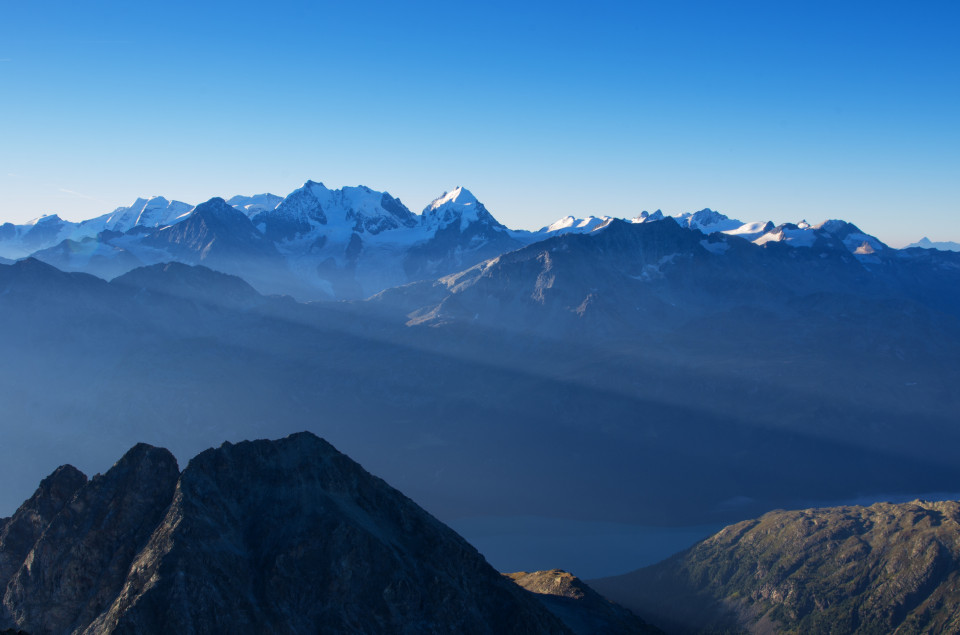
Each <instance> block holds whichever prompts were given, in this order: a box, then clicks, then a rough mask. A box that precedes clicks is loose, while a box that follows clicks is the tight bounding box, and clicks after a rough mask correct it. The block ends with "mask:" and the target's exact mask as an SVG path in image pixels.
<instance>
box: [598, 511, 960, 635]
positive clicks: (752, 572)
mask: <svg viewBox="0 0 960 635" xmlns="http://www.w3.org/2000/svg"><path fill="white" fill-rule="evenodd" d="M591 584H592V585H593V586H595V588H597V589H598V590H600V591H601V592H602V593H604V594H605V595H606V596H607V597H610V598H612V599H614V600H616V601H618V602H620V603H622V604H624V605H625V606H627V607H630V608H632V609H633V610H634V611H643V612H644V614H645V615H649V616H651V619H655V620H657V623H658V624H662V625H663V626H664V627H665V628H668V629H669V631H670V632H676V633H703V632H750V633H771V632H781V633H836V634H846V633H858V634H860V633H899V634H908V633H955V632H958V630H960V503H958V502H953V501H945V502H929V501H920V500H917V501H913V502H911V503H903V504H896V505H894V504H890V503H877V504H875V505H872V506H870V507H859V506H855V507H835V508H822V509H805V510H799V511H775V512H770V513H768V514H765V515H764V516H762V517H760V518H758V519H754V520H748V521H744V522H741V523H737V524H735V525H731V526H729V527H727V528H725V529H724V530H722V531H721V532H719V533H717V534H716V535H714V536H712V537H710V538H708V539H706V540H704V541H703V542H701V543H699V544H697V545H694V546H693V547H691V548H690V549H689V550H687V551H684V552H682V553H680V554H677V555H676V556H674V557H672V558H670V559H668V560H666V561H664V562H662V563H660V564H657V565H653V566H651V567H647V568H645V569H641V570H639V571H635V572H633V573H628V574H626V575H623V576H618V577H615V578H605V579H602V580H594V581H592V582H591ZM654 616H656V617H654Z"/></svg>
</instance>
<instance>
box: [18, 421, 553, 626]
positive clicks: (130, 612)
mask: <svg viewBox="0 0 960 635" xmlns="http://www.w3.org/2000/svg"><path fill="white" fill-rule="evenodd" d="M71 483H73V484H74V485H71ZM71 486H72V487H73V489H74V490H76V491H75V494H74V495H73V496H72V497H69V500H68V501H67V502H66V503H64V502H63V501H64V500H66V499H67V498H68V495H69V493H70V492H69V491H68V490H69V489H70V487H71ZM35 499H36V500H35ZM28 508H29V510H33V511H30V512H29V513H32V514H34V516H33V517H35V518H36V522H35V523H34V525H40V526H42V525H43V524H44V522H45V523H46V526H45V527H42V529H40V530H39V531H38V530H37V529H36V528H34V529H31V530H30V531H22V530H21V531H20V532H19V534H18V535H20V536H21V537H20V538H18V539H16V540H8V541H7V542H4V543H3V545H4V549H3V551H2V556H3V558H4V560H2V561H3V562H7V563H12V562H14V561H16V560H17V559H19V560H20V564H19V566H18V567H17V569H16V571H15V573H13V574H12V576H11V577H10V579H9V581H8V582H7V584H6V589H5V594H4V598H3V610H4V614H3V619H4V623H2V624H0V627H14V628H22V629H24V630H26V631H28V632H30V633H34V634H37V633H81V632H85V633H171V632H177V633H225V632H229V633H316V632H318V631H321V632H324V633H411V634H412V633H438V634H439V633H476V634H478V635H479V634H486V633H489V634H491V635H492V634H501V633H517V634H520V633H557V634H561V633H569V632H570V631H569V630H568V629H567V628H566V627H565V626H564V625H563V623H562V622H561V621H560V620H558V619H557V618H555V617H554V616H553V615H552V614H551V613H550V612H549V611H547V610H545V609H544V608H543V607H542V606H541V605H540V604H539V603H538V602H537V601H536V599H535V598H534V597H533V596H531V595H530V594H528V593H527V592H525V591H524V590H523V589H521V588H520V587H518V586H516V585H515V584H513V583H512V582H510V581H509V580H507V579H505V578H504V577H502V576H501V575H500V574H499V573H497V572H496V571H495V570H494V569H493V568H492V567H490V566H489V565H488V564H487V563H486V561H485V560H484V559H483V557H482V556H481V555H480V554H479V553H477V551H476V550H475V549H474V548H473V547H471V546H470V545H469V544H467V543H466V542H465V541H464V540H463V539H462V538H460V537H459V536H458V535H457V534H456V533H455V532H453V531H452V530H450V529H449V528H447V527H446V526H445V525H443V524H442V523H440V522H439V521H438V520H436V519H435V518H433V517H432V516H430V515H429V514H428V513H426V512H425V511H424V510H422V509H421V508H420V507H418V506H417V505H416V504H414V503H413V502H412V501H411V500H409V499H408V498H406V497H405V496H403V495H402V494H401V493H400V492H398V491H396V490H395V489H393V488H391V487H390V486H389V485H387V484H386V483H384V482H383V481H382V480H380V479H378V478H376V477H374V476H371V475H370V474H369V473H367V472H366V471H365V470H363V468H361V467H360V466H359V465H358V464H356V463H355V462H353V461H352V460H350V459H349V458H348V457H346V456H345V455H343V454H341V453H339V452H338V451H337V450H335V449H334V448H333V447H332V446H331V445H330V444H328V443H327V442H325V441H323V440H321V439H319V438H317V437H315V436H313V435H312V434H309V433H301V434H296V435H292V436H290V437H287V438H285V439H282V440H280V441H253V442H243V443H239V444H236V445H231V444H224V445H223V446H221V447H220V448H217V449H212V450H208V451H206V452H203V453H201V454H200V455H199V456H197V457H196V458H194V459H193V460H192V461H190V463H189V465H188V466H187V468H186V469H185V470H184V471H183V473H182V474H181V473H179V472H178V470H177V466H176V461H175V460H174V458H173V456H172V455H171V454H170V453H169V452H167V451H166V450H161V449H157V448H153V447H150V446H147V445H144V444H140V445H138V446H136V447H135V448H133V449H132V450H130V452H128V453H127V454H126V455H125V456H124V457H123V459H121V460H120V461H119V462H118V463H117V464H116V465H115V466H114V467H113V468H112V469H110V470H109V471H108V472H107V473H106V474H105V475H103V476H96V477H94V478H93V479H92V480H91V481H90V482H89V483H86V484H83V476H82V475H80V474H79V473H78V472H76V470H72V468H61V469H60V470H58V471H57V473H55V474H54V475H52V476H51V477H50V478H49V479H47V480H46V481H44V484H43V485H42V486H41V489H40V490H39V491H38V493H37V495H36V496H35V497H34V498H33V499H31V501H28V504H25V505H24V507H22V508H21V510H20V511H18V513H17V516H14V517H13V518H11V519H8V520H4V521H3V524H2V525H0V530H2V534H0V535H2V536H8V535H9V531H8V529H9V528H10V527H11V526H13V525H17V526H18V527H19V526H22V525H23V524H24V522H25V521H24V520H23V519H24V518H26V517H27V516H28ZM57 508H59V509H57ZM41 509H42V510H43V511H42V512H38V511H35V510H41ZM51 510H52V511H51ZM51 515H52V518H50V516H51ZM31 539H33V540H34V542H33V544H31V545H28V544H27V543H29V542H30V540H31ZM10 566H12V565H8V568H10Z"/></svg>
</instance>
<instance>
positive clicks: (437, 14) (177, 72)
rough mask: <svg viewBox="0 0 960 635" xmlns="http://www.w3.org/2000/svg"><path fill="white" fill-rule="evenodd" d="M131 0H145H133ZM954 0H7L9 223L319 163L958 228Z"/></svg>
mask: <svg viewBox="0 0 960 635" xmlns="http://www.w3.org/2000/svg"><path fill="white" fill-rule="evenodd" d="M138 5H139V6H138ZM958 26H960V3H957V2H923V3H913V4H909V5H908V4H907V3H889V4H887V3H883V2H845V3H837V2H829V3H828V2H790V1H784V2H655V3H653V2H650V3H648V2H604V1H599V2H591V3H563V2H551V3H546V2H527V3H516V4H515V3H507V2H499V1H493V2H485V3H466V2H408V3H386V2H353V3H350V4H349V6H348V3H343V2H336V3H334V2H329V3H328V2H311V3H304V2H284V1H282V0H281V1H279V2H274V3H271V4H270V5H269V6H268V5H267V4H266V3H244V2H234V3H229V4H227V3H203V5H202V6H195V5H193V4H192V3H184V2H165V3H128V2H127V3H119V2H117V3H112V2H86V3H76V2H72V3H66V2H45V1H43V0H38V1H35V2H31V3H23V2H11V1H8V0H0V220H2V221H6V220H10V221H13V222H23V221H25V220H27V219H29V218H32V217H36V216H38V215H40V214H43V213H58V214H60V215H61V216H62V217H64V218H69V219H74V220H77V219H81V218H87V217H91V216H94V215H97V214H100V213H104V212H107V211H110V210H112V209H113V208H115V207H117V206H119V205H128V204H130V203H131V202H132V201H133V200H134V199H135V198H136V197H137V196H152V195H163V196H166V197H167V198H176V199H179V200H183V201H187V202H191V203H198V202H201V201H203V200H206V199H208V198H210V197H212V196H225V197H228V196H231V195H234V194H254V193H260V192H264V191H270V192H273V193H276V194H280V195H285V194H287V193H289V192H290V191H291V190H293V189H295V188H296V187H298V186H299V185H301V184H302V183H303V182H304V181H305V180H307V179H314V180H320V181H323V182H324V183H325V184H327V185H328V186H330V187H340V186H343V185H358V184H364V185H368V186H370V187H372V188H375V189H380V190H387V191H389V192H390V193H391V194H393V195H394V196H398V197H400V198H401V199H402V200H403V201H404V202H405V203H406V204H407V205H408V206H409V207H410V208H411V209H413V210H414V211H420V209H422V207H423V206H424V205H426V204H427V203H428V202H429V201H430V200H431V199H433V198H434V197H436V196H438V195H440V194H441V193H442V191H443V190H444V189H450V188H453V187H455V186H457V185H464V186H466V187H468V188H470V189H471V190H472V191H473V192H474V194H476V195H477V197H478V198H480V200H482V201H484V203H485V204H486V205H487V207H488V208H489V209H490V211H491V212H492V213H493V214H494V215H495V216H497V218H498V219H499V220H501V221H502V222H504V223H505V224H507V225H509V226H511V227H517V228H531V229H536V228H539V227H541V226H543V225H546V224H549V223H550V222H552V221H553V220H555V219H557V218H559V217H561V216H565V215H568V214H573V215H578V216H579V215H588V214H597V215H603V214H606V215H614V216H627V217H629V216H634V215H636V214H638V213H639V212H640V211H641V210H645V209H646V210H654V209H657V208H662V209H663V210H664V211H665V212H667V213H679V212H687V211H695V210H697V209H701V208H703V207H711V208H713V209H718V210H720V211H722V212H724V213H726V214H728V215H730V216H732V217H735V218H739V219H741V220H744V221H752V220H767V219H770V220H773V221H775V222H783V221H798V220H801V219H807V220H809V221H811V222H819V221H821V220H824V219H827V218H843V219H846V220H849V221H851V222H854V223H856V224H857V225H859V226H860V227H861V229H863V230H865V231H867V232H869V233H872V234H875V235H877V236H878V237H880V238H881V239H882V240H884V241H886V242H888V243H890V244H892V245H894V246H901V245H903V244H906V243H908V242H912V241H914V240H917V239H919V238H920V237H921V236H929V237H930V238H932V239H934V240H955V241H960V38H958V37H956V32H957V28H958Z"/></svg>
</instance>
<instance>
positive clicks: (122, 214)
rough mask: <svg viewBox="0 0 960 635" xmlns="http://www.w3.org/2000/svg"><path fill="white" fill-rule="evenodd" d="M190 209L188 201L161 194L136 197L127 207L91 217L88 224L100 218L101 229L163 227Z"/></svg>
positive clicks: (122, 230)
mask: <svg viewBox="0 0 960 635" xmlns="http://www.w3.org/2000/svg"><path fill="white" fill-rule="evenodd" d="M191 209H193V205H190V204H189V203H183V202H181V201H168V200H167V199H165V198H164V197H162V196H154V197H153V198H149V199H146V198H138V199H137V200H136V201H134V202H133V205H130V206H129V207H118V208H117V209H115V210H113V211H112V212H110V213H109V214H106V215H105V216H101V217H99V218H95V219H92V222H90V226H91V227H95V226H96V225H97V223H96V222H95V221H97V220H100V219H102V220H103V225H102V229H108V230H110V231H115V232H120V233H123V232H127V231H130V230H131V229H133V228H134V227H164V226H166V225H171V224H173V223H175V222H176V221H177V220H178V219H180V218H181V217H182V216H183V215H185V214H187V213H188V212H189V211H190V210H191ZM84 224H86V223H84Z"/></svg>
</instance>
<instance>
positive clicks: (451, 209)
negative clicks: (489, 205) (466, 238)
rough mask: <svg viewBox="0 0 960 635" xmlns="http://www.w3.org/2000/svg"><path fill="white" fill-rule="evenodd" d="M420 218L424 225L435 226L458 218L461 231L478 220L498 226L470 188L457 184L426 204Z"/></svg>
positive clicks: (441, 225)
mask: <svg viewBox="0 0 960 635" xmlns="http://www.w3.org/2000/svg"><path fill="white" fill-rule="evenodd" d="M422 218H423V221H422V222H423V223H424V224H425V225H436V226H437V228H443V227H448V226H449V225H451V224H452V223H454V222H455V221H457V220H459V221H460V231H461V232H463V231H465V230H466V229H467V227H468V226H470V224H471V223H475V222H477V221H480V220H483V221H485V222H487V223H489V224H491V225H495V226H498V227H499V226H500V223H499V222H497V220H496V219H495V218H494V217H493V216H491V215H490V212H488V211H487V209H486V208H485V207H484V206H483V203H481V202H480V201H478V200H477V197H475V196H474V195H473V194H471V193H470V190H468V189H466V188H465V187H459V186H458V187H456V188H455V189H453V190H451V191H450V192H444V193H443V195H442V196H440V197H439V198H437V199H434V200H433V202H432V203H430V204H429V205H427V206H426V208H424V210H423V217H422Z"/></svg>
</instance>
